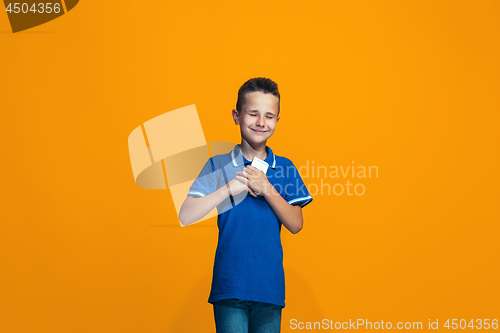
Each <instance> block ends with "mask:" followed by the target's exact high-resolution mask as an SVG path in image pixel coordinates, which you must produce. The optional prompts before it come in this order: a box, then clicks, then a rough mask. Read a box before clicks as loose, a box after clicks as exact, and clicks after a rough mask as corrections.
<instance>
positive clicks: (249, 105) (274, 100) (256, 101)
mask: <svg viewBox="0 0 500 333" xmlns="http://www.w3.org/2000/svg"><path fill="white" fill-rule="evenodd" d="M278 102H279V99H278V97H276V96H274V95H273V94H264V93H262V92H260V91H254V92H250V93H247V94H246V95H245V105H244V106H243V109H244V110H258V111H263V112H273V113H275V114H278Z"/></svg>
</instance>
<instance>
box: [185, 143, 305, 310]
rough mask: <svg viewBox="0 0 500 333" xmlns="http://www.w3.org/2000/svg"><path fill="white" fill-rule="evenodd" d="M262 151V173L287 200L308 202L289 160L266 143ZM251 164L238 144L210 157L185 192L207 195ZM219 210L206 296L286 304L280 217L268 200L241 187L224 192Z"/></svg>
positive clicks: (289, 201)
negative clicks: (231, 192)
mask: <svg viewBox="0 0 500 333" xmlns="http://www.w3.org/2000/svg"><path fill="white" fill-rule="evenodd" d="M266 151H267V157H266V159H265V161H266V162H267V163H268V164H269V168H268V170H267V173H266V176H267V178H268V179H269V182H270V183H271V184H272V185H273V186H274V187H275V188H276V191H277V192H278V193H280V194H281V196H282V197H283V198H284V199H285V200H286V201H287V202H288V203H289V204H291V205H301V206H302V207H304V206H306V205H307V204H309V203H310V202H311V201H312V197H311V195H310V194H309V192H308V190H307V188H306V186H305V185H304V182H303V181H302V179H301V177H300V175H299V172H298V170H297V168H296V167H295V165H294V164H293V163H292V161H290V160H289V159H287V158H285V157H282V156H276V155H274V154H273V151H272V150H271V148H269V147H267V146H266ZM250 164H251V161H249V160H247V159H246V158H245V157H244V156H243V154H241V152H240V150H239V145H236V146H235V147H234V149H233V150H232V151H231V152H230V153H228V154H223V155H217V156H214V157H211V158H210V159H209V160H208V161H207V163H206V164H205V166H204V167H203V169H202V170H201V172H200V174H199V176H198V178H197V179H196V180H195V181H194V182H193V185H192V186H191V188H190V190H189V193H188V195H190V196H193V197H203V196H206V195H209V194H211V193H213V192H214V191H216V190H217V189H219V188H220V187H222V186H225V185H226V184H227V183H228V182H229V181H231V180H233V179H234V177H235V176H236V172H238V171H241V170H243V168H244V167H245V166H247V165H250ZM217 211H218V214H219V215H218V218H217V226H218V227H219V239H218V244H217V250H216V252H215V262H214V269H213V279H212V288H211V292H210V296H209V298H208V302H209V303H214V302H215V301H218V300H222V299H228V298H237V299H242V300H248V301H257V302H265V303H272V304H277V305H280V306H282V307H285V274H284V270H283V249H282V246H281V237H280V232H281V224H282V223H281V221H280V220H279V219H278V217H277V216H276V214H275V213H274V211H273V209H272V208H271V206H270V205H269V204H268V203H267V201H266V199H265V198H264V197H263V196H261V195H259V196H257V197H256V198H255V197H253V196H251V195H249V194H248V193H247V192H246V191H244V192H243V193H240V194H238V195H236V196H229V197H228V198H226V199H225V200H224V201H223V202H221V203H220V204H219V205H218V206H217Z"/></svg>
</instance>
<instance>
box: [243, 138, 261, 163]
mask: <svg viewBox="0 0 500 333" xmlns="http://www.w3.org/2000/svg"><path fill="white" fill-rule="evenodd" d="M240 151H241V153H242V154H243V156H245V158H246V159H247V160H249V161H251V160H253V158H254V157H258V158H260V159H261V160H265V159H266V157H267V151H266V143H265V142H263V143H261V144H258V145H256V144H250V143H248V142H247V141H245V140H244V139H241V144H240Z"/></svg>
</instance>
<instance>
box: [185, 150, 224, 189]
mask: <svg viewBox="0 0 500 333" xmlns="http://www.w3.org/2000/svg"><path fill="white" fill-rule="evenodd" d="M217 184H218V180H217V174H216V171H215V167H214V163H213V160H212V158H209V159H208V161H207V163H205V165H204V166H203V169H201V172H200V174H199V175H198V177H197V178H196V179H195V180H194V182H193V185H191V187H190V188H189V193H188V195H190V196H193V197H198V198H199V197H204V196H206V195H209V194H211V193H213V192H215V191H216V190H217Z"/></svg>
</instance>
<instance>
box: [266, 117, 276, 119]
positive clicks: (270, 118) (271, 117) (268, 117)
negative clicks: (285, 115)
mask: <svg viewBox="0 0 500 333" xmlns="http://www.w3.org/2000/svg"><path fill="white" fill-rule="evenodd" d="M266 118H267V119H274V117H271V116H267V117H266Z"/></svg>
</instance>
